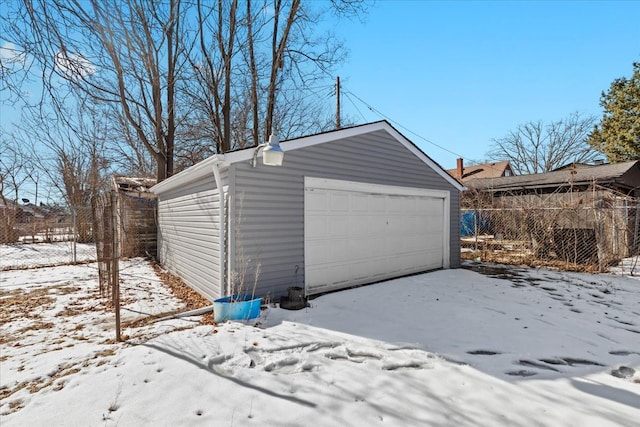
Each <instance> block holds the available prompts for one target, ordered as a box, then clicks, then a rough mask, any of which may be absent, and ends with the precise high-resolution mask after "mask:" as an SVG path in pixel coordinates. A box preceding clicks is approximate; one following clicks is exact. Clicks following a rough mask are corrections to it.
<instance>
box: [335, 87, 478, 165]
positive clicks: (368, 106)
mask: <svg viewBox="0 0 640 427" xmlns="http://www.w3.org/2000/svg"><path fill="white" fill-rule="evenodd" d="M344 93H350V94H351V95H353V96H354V97H355V98H356V99H357V100H358V101H360V102H362V103H363V104H364V105H365V106H366V107H367V108H368V109H369V110H371V111H372V112H374V113H376V114H377V115H379V116H380V117H382V118H384V119H386V120H388V121H390V122H391V123H393V124H394V125H396V126H398V127H400V128H402V129H404V130H405V131H406V132H408V133H410V134H412V135H414V136H416V137H418V138H420V139H422V140H423V141H425V142H427V143H429V144H431V145H434V146H436V147H438V148H439V149H441V150H443V151H446V152H447V153H450V154H453V155H454V156H457V157H460V158H463V156H462V155H460V154H458V153H456V152H453V151H451V150H449V149H448V148H445V147H443V146H442V145H440V144H437V143H435V142H433V141H431V140H429V139H427V138H425V137H424V136H422V135H419V134H417V133H416V132H414V131H412V130H411V129H409V128H407V127H406V126H404V125H402V124H401V123H399V122H398V121H396V120H393V119H392V118H391V117H389V116H387V115H386V114H384V113H383V112H381V111H380V110H378V109H377V108H375V107H373V106H372V105H371V104H369V103H367V102H365V101H364V100H363V99H362V98H360V97H359V96H358V95H356V94H355V93H353V92H351V91H348V92H347V91H345V92H344ZM465 160H469V159H465Z"/></svg>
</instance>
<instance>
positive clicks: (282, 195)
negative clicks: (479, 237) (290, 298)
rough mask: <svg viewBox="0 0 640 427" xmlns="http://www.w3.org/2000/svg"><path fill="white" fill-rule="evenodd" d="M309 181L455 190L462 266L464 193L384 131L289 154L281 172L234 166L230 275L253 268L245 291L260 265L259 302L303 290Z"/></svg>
mask: <svg viewBox="0 0 640 427" xmlns="http://www.w3.org/2000/svg"><path fill="white" fill-rule="evenodd" d="M305 176H310V177H317V178H328V179H339V180H347V181H359V182H368V183H374V184H383V185H395V186H404V187H416V188H427V189H434V190H446V191H450V194H451V198H450V203H451V206H450V213H451V215H450V227H451V229H450V237H451V242H450V248H451V253H450V266H451V267H458V266H459V263H460V254H459V247H460V246H459V234H460V231H459V204H460V194H459V191H458V189H457V188H455V187H453V186H452V185H451V183H449V182H448V181H446V180H445V179H444V178H443V177H442V176H440V175H439V174H438V173H437V172H436V171H434V170H433V169H431V168H430V167H429V166H428V165H426V164H425V163H424V162H423V161H422V160H420V159H419V158H417V157H416V156H415V155H414V154H413V153H411V152H410V151H409V150H408V149H407V148H406V147H404V146H403V145H402V144H401V143H399V142H398V141H396V140H395V139H394V138H393V137H392V136H390V135H389V134H388V133H387V132H385V131H382V130H381V131H376V132H371V133H368V134H364V135H360V136H356V137H352V138H347V139H342V140H338V141H333V142H328V143H324V144H319V145H314V146H311V147H306V148H302V149H297V150H293V151H289V152H286V153H285V158H284V164H283V166H282V167H271V166H265V165H263V164H262V163H261V162H259V163H258V166H257V167H256V168H252V167H251V166H250V165H249V164H248V162H242V163H236V164H233V165H232V166H231V168H230V177H229V179H230V183H231V188H232V189H231V192H232V194H233V197H232V200H231V201H230V205H229V209H230V213H229V214H230V221H231V224H230V227H231V230H234V231H232V232H231V233H230V236H229V238H230V239H231V244H230V248H231V255H230V259H231V265H230V268H231V270H232V271H233V270H238V269H239V266H241V265H243V264H245V263H246V264H248V267H249V268H248V271H247V274H246V276H245V281H244V282H245V286H244V288H245V289H247V288H249V287H253V281H254V274H253V271H254V270H253V268H255V266H256V265H257V264H260V275H259V285H258V289H257V290H256V294H257V295H261V296H266V295H271V296H274V297H275V296H279V295H284V294H286V290H287V288H288V287H290V286H301V287H304V177H305ZM234 249H235V250H234Z"/></svg>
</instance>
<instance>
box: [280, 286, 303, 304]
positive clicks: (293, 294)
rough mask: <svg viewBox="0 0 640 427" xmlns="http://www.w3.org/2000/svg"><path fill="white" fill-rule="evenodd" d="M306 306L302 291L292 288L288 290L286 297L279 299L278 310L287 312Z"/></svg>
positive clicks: (295, 287) (296, 287)
mask: <svg viewBox="0 0 640 427" xmlns="http://www.w3.org/2000/svg"><path fill="white" fill-rule="evenodd" d="M306 306H307V298H306V297H305V296H304V289H302V288H301V287H299V286H293V287H291V288H289V289H288V295H287V296H286V297H280V308H284V309H287V310H300V309H303V308H305V307H306Z"/></svg>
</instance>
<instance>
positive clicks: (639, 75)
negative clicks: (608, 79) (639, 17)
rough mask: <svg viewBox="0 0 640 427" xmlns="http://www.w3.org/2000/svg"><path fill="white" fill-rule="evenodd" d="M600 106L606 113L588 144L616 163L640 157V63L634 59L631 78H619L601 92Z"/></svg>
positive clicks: (590, 136) (592, 133)
mask: <svg viewBox="0 0 640 427" xmlns="http://www.w3.org/2000/svg"><path fill="white" fill-rule="evenodd" d="M600 105H601V106H602V108H604V115H603V117H602V121H601V122H600V124H599V125H596V126H595V127H594V129H593V131H592V132H591V134H590V135H589V139H588V142H589V144H590V145H591V146H592V147H593V148H594V149H596V150H598V151H601V152H603V153H604V154H606V156H607V158H608V159H609V161H611V162H613V163H615V162H621V161H625V160H636V159H640V62H634V64H633V76H632V77H631V78H630V79H627V78H625V77H621V78H619V79H616V80H614V81H613V83H611V87H609V91H608V92H606V93H605V92H602V95H601V97H600Z"/></svg>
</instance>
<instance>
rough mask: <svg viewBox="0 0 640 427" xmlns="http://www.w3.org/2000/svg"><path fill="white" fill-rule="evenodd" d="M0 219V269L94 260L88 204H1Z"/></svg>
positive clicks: (90, 216)
mask: <svg viewBox="0 0 640 427" xmlns="http://www.w3.org/2000/svg"><path fill="white" fill-rule="evenodd" d="M0 221H1V222H2V225H1V226H0V269H1V270H10V269H19V268H31V267H44V266H52V265H60V264H70V263H78V262H85V261H94V260H96V248H95V236H94V234H93V216H92V210H91V206H77V207H59V206H57V207H53V208H51V207H46V206H35V205H18V204H17V203H14V204H12V205H8V204H5V206H4V207H3V208H2V209H0Z"/></svg>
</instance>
